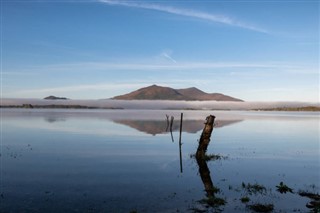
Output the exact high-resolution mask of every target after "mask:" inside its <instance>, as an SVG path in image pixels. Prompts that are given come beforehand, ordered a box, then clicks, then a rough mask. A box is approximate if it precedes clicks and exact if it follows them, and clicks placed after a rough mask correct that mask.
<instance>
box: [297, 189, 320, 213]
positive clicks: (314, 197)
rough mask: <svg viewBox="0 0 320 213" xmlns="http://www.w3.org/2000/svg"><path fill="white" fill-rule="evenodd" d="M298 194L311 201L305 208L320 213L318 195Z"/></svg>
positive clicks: (303, 192)
mask: <svg viewBox="0 0 320 213" xmlns="http://www.w3.org/2000/svg"><path fill="white" fill-rule="evenodd" d="M298 194H299V195H300V196H302V197H307V198H309V199H311V201H310V202H309V203H307V204H306V207H307V208H309V209H311V212H315V213H320V195H319V194H318V193H312V192H308V191H299V193H298Z"/></svg>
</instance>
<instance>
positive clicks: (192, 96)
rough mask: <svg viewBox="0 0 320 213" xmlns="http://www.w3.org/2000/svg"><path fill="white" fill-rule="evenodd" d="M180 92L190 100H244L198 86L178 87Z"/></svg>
mask: <svg viewBox="0 0 320 213" xmlns="http://www.w3.org/2000/svg"><path fill="white" fill-rule="evenodd" d="M177 91H178V92H179V93H180V94H182V95H183V96H185V97H188V98H189V100H197V101H208V100H215V101H243V100H241V99H238V98H233V97H231V96H228V95H224V94H221V93H205V92H203V91H201V90H199V89H198V88H196V87H190V88H187V89H178V90H177Z"/></svg>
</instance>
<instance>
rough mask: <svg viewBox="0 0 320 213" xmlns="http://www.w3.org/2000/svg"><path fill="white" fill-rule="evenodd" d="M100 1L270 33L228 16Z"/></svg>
mask: <svg viewBox="0 0 320 213" xmlns="http://www.w3.org/2000/svg"><path fill="white" fill-rule="evenodd" d="M98 1H99V2H102V3H105V4H109V5H118V6H124V7H133V8H141V9H148V10H156V11H160V12H165V13H170V14H175V15H180V16H186V17H192V18H197V19H202V20H206V21H211V22H215V23H220V24H226V25H229V26H234V27H240V28H244V29H248V30H253V31H256V32H261V33H268V31H267V30H266V29H263V28H259V27H256V26H253V25H250V24H247V23H244V22H241V21H239V20H235V19H232V18H230V17H228V16H224V15H216V14H211V13H206V12H203V11H196V10H190V9H183V8H176V7H170V6H164V5H159V4H150V3H146V2H134V1H130V2H128V1H118V0H98Z"/></svg>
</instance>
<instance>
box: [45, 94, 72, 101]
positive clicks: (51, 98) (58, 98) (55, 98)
mask: <svg viewBox="0 0 320 213" xmlns="http://www.w3.org/2000/svg"><path fill="white" fill-rule="evenodd" d="M44 99H45V100H68V99H67V98H65V97H56V96H53V95H50V96H48V97H45V98H44Z"/></svg>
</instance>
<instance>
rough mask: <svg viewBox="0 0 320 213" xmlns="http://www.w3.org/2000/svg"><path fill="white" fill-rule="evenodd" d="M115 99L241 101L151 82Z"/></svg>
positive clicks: (222, 95) (191, 88)
mask: <svg viewBox="0 0 320 213" xmlns="http://www.w3.org/2000/svg"><path fill="white" fill-rule="evenodd" d="M112 99H117V100H186V101H206V100H213V101H243V100H241V99H237V98H233V97H231V96H227V95H224V94H221V93H212V94H209V93H205V92H203V91H201V90H200V89H198V88H196V87H190V88H186V89H173V88H170V87H162V86H158V85H156V84H153V85H151V86H148V87H143V88H140V89H138V90H136V91H133V92H131V93H128V94H125V95H119V96H115V97H113V98H112Z"/></svg>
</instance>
